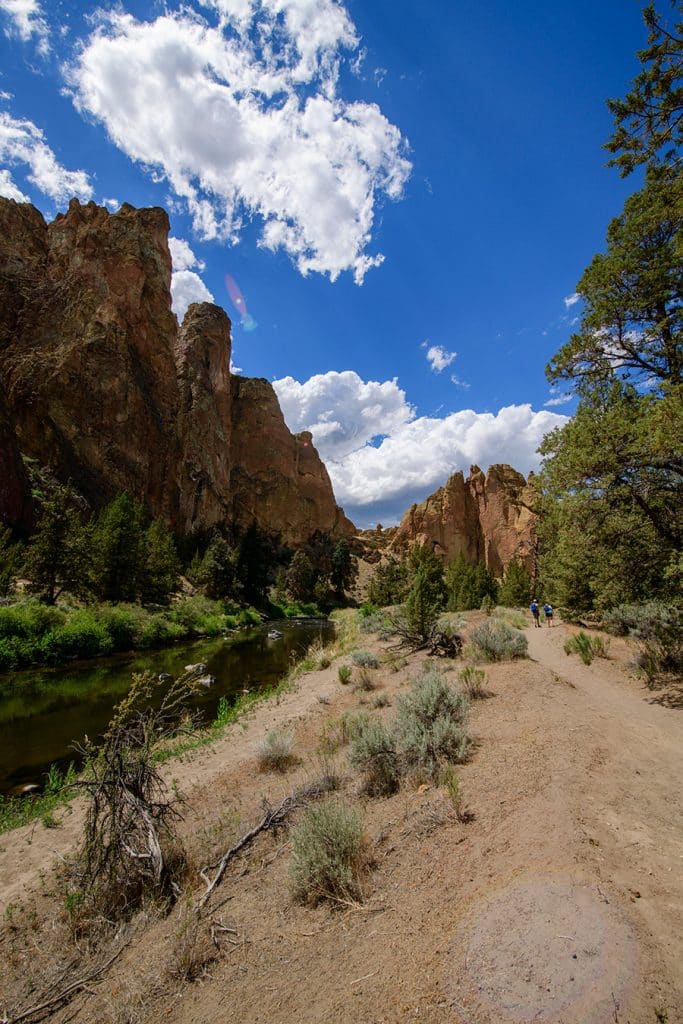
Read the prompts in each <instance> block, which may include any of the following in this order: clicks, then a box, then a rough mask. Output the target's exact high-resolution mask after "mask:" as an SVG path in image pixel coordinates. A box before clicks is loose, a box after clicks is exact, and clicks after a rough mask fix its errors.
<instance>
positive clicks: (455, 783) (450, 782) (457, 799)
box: [439, 764, 474, 822]
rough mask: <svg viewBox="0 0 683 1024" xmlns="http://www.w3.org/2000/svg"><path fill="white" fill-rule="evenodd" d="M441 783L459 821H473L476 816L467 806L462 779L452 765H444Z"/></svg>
mask: <svg viewBox="0 0 683 1024" xmlns="http://www.w3.org/2000/svg"><path fill="white" fill-rule="evenodd" d="M439 783H440V784H441V785H442V786H443V788H444V789H445V790H446V792H447V793H448V799H449V800H450V802H451V806H452V807H453V810H454V811H455V814H456V817H457V819H458V821H462V822H466V821H471V820H472V818H473V817H474V815H473V814H472V812H471V811H469V810H468V809H467V807H466V806H465V798H464V796H463V792H462V787H461V785H460V779H459V778H458V774H457V772H456V770H455V768H454V767H453V765H452V764H446V765H443V767H442V768H441V772H440V774H439Z"/></svg>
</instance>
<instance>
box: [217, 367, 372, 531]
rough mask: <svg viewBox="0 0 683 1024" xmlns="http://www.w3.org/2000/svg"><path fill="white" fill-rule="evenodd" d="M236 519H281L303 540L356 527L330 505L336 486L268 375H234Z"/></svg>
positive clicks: (245, 521) (245, 523)
mask: <svg viewBox="0 0 683 1024" xmlns="http://www.w3.org/2000/svg"><path fill="white" fill-rule="evenodd" d="M232 396H233V399H232V400H233V436H232V456H233V487H234V512H233V514H234V519H235V521H236V522H237V523H238V524H239V525H241V526H243V527H244V526H248V525H249V524H250V523H251V522H253V521H256V522H257V523H258V524H259V525H261V523H262V522H263V521H264V520H267V521H272V522H276V523H279V524H281V529H282V533H283V536H288V537H291V538H292V542H293V543H296V544H299V543H302V542H303V541H304V540H306V538H308V537H310V536H311V534H313V533H314V532H315V531H316V530H321V531H322V532H323V533H332V534H334V535H335V536H351V535H352V534H354V533H355V527H354V526H353V524H352V523H351V522H350V521H349V520H348V519H347V518H346V516H345V515H344V513H343V511H342V509H340V508H338V507H337V505H335V504H332V505H331V504H330V503H329V501H328V497H327V496H328V495H330V494H331V493H332V485H331V483H330V478H329V476H328V474H327V470H326V469H325V466H324V465H323V463H322V462H321V460H320V457H319V455H318V453H317V451H316V450H315V448H314V447H313V440H312V436H311V434H310V433H308V432H307V431H304V432H302V433H301V434H295V435H292V434H290V432H289V430H288V429H287V427H286V426H285V423H284V420H283V418H282V413H281V411H280V406H279V404H278V401H277V396H276V395H275V392H274V391H273V388H272V387H271V385H270V384H269V383H268V381H267V380H260V379H252V378H243V377H233V379H232Z"/></svg>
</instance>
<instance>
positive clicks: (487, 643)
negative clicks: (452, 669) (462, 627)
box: [470, 618, 528, 661]
mask: <svg viewBox="0 0 683 1024" xmlns="http://www.w3.org/2000/svg"><path fill="white" fill-rule="evenodd" d="M470 644H471V645H472V647H473V648H474V651H475V654H477V655H478V656H479V657H481V658H483V659H484V661H508V660H510V659H512V658H526V656H527V648H528V643H527V638H526V637H525V636H524V634H523V633H520V632H519V631H518V630H516V629H513V627H512V626H509V625H508V623H507V622H505V621H503V620H499V619H495V618H491V619H487V620H486V621H485V622H482V623H481V625H479V626H477V627H476V628H475V629H473V630H472V632H471V634H470Z"/></svg>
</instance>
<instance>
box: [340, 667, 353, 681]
mask: <svg viewBox="0 0 683 1024" xmlns="http://www.w3.org/2000/svg"><path fill="white" fill-rule="evenodd" d="M352 671H353V670H352V668H351V666H350V665H340V666H339V668H338V669H337V675H338V676H339V682H340V683H341V684H342V685H343V686H346V684H347V683H349V682H350V680H351V673H352Z"/></svg>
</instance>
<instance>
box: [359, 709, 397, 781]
mask: <svg viewBox="0 0 683 1024" xmlns="http://www.w3.org/2000/svg"><path fill="white" fill-rule="evenodd" d="M349 762H350V764H351V765H352V766H353V767H354V768H358V769H360V771H361V773H362V775H363V789H364V791H365V792H366V793H367V794H368V796H390V795H391V794H392V793H395V792H396V790H397V789H398V788H399V786H400V785H401V761H400V756H399V753H398V750H397V747H396V738H395V736H394V735H393V733H392V732H391V730H390V729H388V728H387V727H386V726H385V725H384V724H383V723H382V722H379V721H370V722H368V723H367V725H366V726H365V728H363V729H362V730H361V731H360V732H359V733H358V734H357V735H356V736H355V737H354V739H353V740H352V741H351V749H350V751H349Z"/></svg>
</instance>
